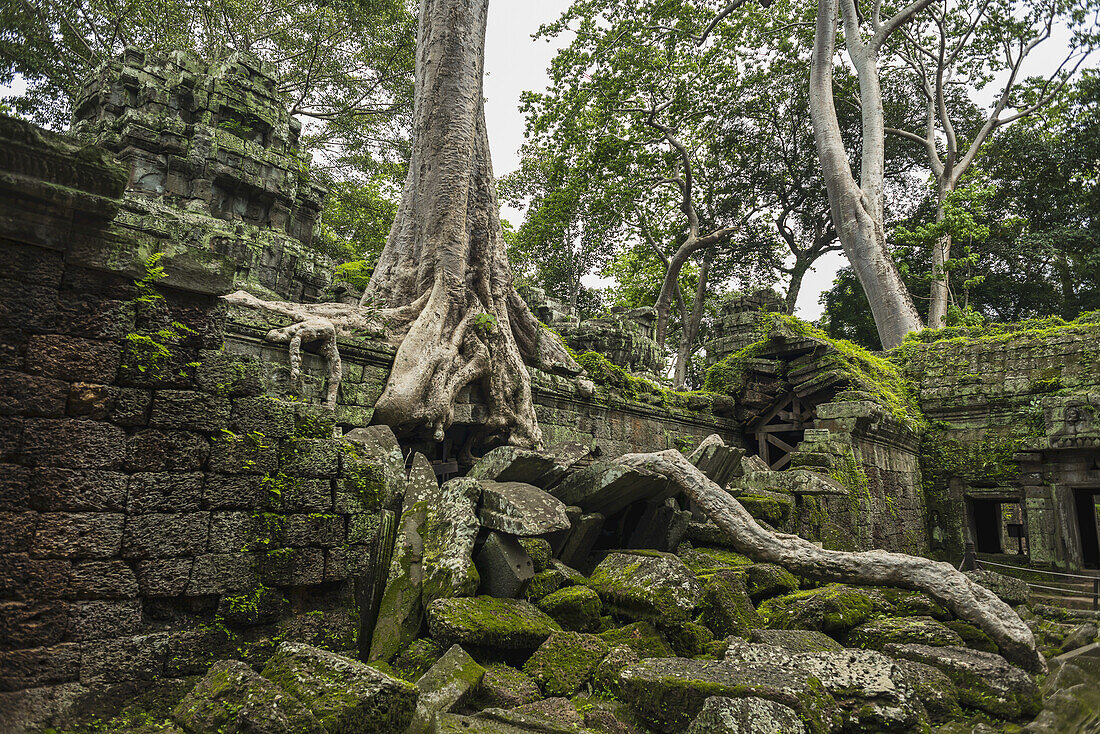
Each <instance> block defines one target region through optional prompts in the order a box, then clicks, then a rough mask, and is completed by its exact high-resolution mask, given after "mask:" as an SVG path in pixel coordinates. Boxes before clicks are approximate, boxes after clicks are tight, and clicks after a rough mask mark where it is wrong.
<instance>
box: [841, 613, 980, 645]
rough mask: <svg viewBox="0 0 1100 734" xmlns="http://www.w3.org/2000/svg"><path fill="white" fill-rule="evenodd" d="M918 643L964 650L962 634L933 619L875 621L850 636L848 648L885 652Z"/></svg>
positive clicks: (885, 618)
mask: <svg viewBox="0 0 1100 734" xmlns="http://www.w3.org/2000/svg"><path fill="white" fill-rule="evenodd" d="M891 642H897V643H901V644H905V643H907V642H916V643H919V644H921V645H931V646H933V647H946V646H948V645H952V646H955V647H963V646H964V643H963V639H962V638H961V637H959V633H958V632H955V631H954V630H952V629H950V628H948V627H945V626H944V625H942V624H940V623H939V622H937V621H936V620H934V619H932V618H931V617H882V618H881V619H872V620H871V621H870V622H866V623H864V624H861V625H860V626H858V627H856V628H855V629H853V630H851V631H850V632H849V633H848V638H847V646H848V647H862V648H866V649H868V650H882V649H884V648H885V647H886V645H887V644H889V643H891Z"/></svg>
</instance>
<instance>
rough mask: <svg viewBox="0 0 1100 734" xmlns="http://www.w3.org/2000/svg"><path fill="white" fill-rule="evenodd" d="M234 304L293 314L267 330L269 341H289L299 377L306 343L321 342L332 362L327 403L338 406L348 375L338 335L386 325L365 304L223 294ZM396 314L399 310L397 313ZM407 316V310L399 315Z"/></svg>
mask: <svg viewBox="0 0 1100 734" xmlns="http://www.w3.org/2000/svg"><path fill="white" fill-rule="evenodd" d="M222 298H223V299H224V300H225V301H228V302H229V303H231V304H233V305H234V306H243V307H245V308H252V309H256V310H258V311H270V312H272V313H277V314H281V315H283V316H289V317H290V318H292V319H295V321H294V323H292V324H290V325H289V326H284V327H282V328H279V329H272V330H271V331H269V332H267V340H268V341H271V342H276V343H278V344H286V345H287V352H288V355H289V359H290V377H291V379H292V380H297V379H298V377H299V376H300V375H301V373H302V343H303V342H305V343H308V342H320V343H321V352H322V354H323V355H324V357H325V361H326V362H327V363H328V385H327V389H326V394H325V405H327V406H328V407H330V408H334V407H336V394H337V393H338V392H339V390H340V382H341V381H342V380H343V377H344V367H343V361H342V360H341V359H340V349H339V347H337V345H336V339H337V337H341V336H342V337H345V338H347V337H352V336H357V335H362V334H363V333H364V332H366V333H372V332H373V333H381V331H382V329H383V326H382V322H381V321H380V318H384V317H386V316H387V315H390V314H386V313H385V312H382V311H378V310H375V309H372V308H368V307H365V306H349V305H348V304H346V303H314V304H306V303H288V302H286V301H264V300H261V299H259V298H256V297H255V296H254V295H252V294H251V293H247V292H245V291H236V292H234V293H230V294H229V295H227V296H222ZM395 313H396V312H395ZM397 315H398V316H401V315H403V312H402V313H400V314H397Z"/></svg>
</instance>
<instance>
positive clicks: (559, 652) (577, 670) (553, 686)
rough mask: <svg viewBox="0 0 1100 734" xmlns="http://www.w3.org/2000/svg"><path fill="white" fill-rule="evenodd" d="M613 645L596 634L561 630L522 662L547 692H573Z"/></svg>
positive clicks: (566, 694)
mask: <svg viewBox="0 0 1100 734" xmlns="http://www.w3.org/2000/svg"><path fill="white" fill-rule="evenodd" d="M610 649H611V648H610V647H609V646H608V644H607V642H605V641H604V640H602V639H600V638H599V637H597V636H595V635H585V634H581V633H578V632H558V633H555V634H553V635H551V636H550V639H548V640H547V641H546V642H545V643H544V644H543V645H542V646H541V647H539V649H538V650H536V651H535V654H534V655H532V656H531V657H530V658H529V659H528V660H527V662H526V663H525V664H524V666H523V672H524V673H526V674H527V675H529V676H531V678H532V680H534V681H535V683H537V684H538V686H539V688H541V689H542V692H543V693H545V694H546V695H547V696H572V695H573V694H574V693H576V692H577V691H578V690H579V689H580V687H581V686H582V685H583V684H584V683H585V682H586V681H587V680H588V677H589V676H590V675H592V671H594V670H595V669H596V666H597V665H599V663H600V661H601V660H602V659H603V657H604V656H605V655H607V653H608V651H609V650H610Z"/></svg>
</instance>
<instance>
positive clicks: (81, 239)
mask: <svg viewBox="0 0 1100 734" xmlns="http://www.w3.org/2000/svg"><path fill="white" fill-rule="evenodd" d="M0 138H2V140H3V142H2V143H0V258H2V259H3V261H4V262H5V263H6V264H7V266H6V267H5V269H4V273H3V278H2V279H0V296H2V297H0V323H2V324H3V340H2V342H3V347H2V349H0V414H2V420H0V619H2V622H0V626H2V629H3V634H2V635H0V639H2V641H3V642H2V645H0V730H3V731H4V732H19V731H23V730H39V729H40V728H41V727H43V726H47V725H64V724H66V723H67V722H71V721H72V720H73V719H74V718H78V717H80V716H81V715H83V714H85V713H87V712H89V711H100V710H103V708H104V707H109V706H110V701H112V700H117V699H123V698H126V697H128V696H132V695H134V694H135V693H137V692H138V691H140V690H141V689H142V688H143V687H144V686H145V685H146V684H148V682H149V681H151V680H153V679H161V678H175V677H182V676H188V675H193V674H198V673H201V672H203V671H205V669H206V668H207V666H208V665H209V664H210V663H211V662H212V661H214V660H216V659H219V658H223V657H227V656H238V657H245V658H248V659H250V660H262V659H263V656H265V655H268V654H270V652H271V650H272V649H273V644H274V643H273V640H277V639H295V640H302V641H308V642H313V643H315V644H321V645H324V646H327V647H331V648H334V649H345V650H346V649H351V648H354V647H355V646H356V643H357V638H358V636H359V628H360V624H361V615H360V611H359V610H360V605H359V604H358V602H357V584H358V585H360V586H362V585H363V584H364V583H365V579H367V578H368V577H369V574H367V569H368V568H369V567H370V566H371V564H372V558H373V556H372V554H374V553H376V552H377V547H376V545H375V541H376V540H377V539H378V537H379V530H380V528H381V527H383V526H384V525H385V523H386V518H387V515H386V513H385V512H384V511H383V505H384V504H386V503H387V502H388V501H390V502H392V501H393V499H394V498H393V497H392V496H391V495H393V494H394V493H396V492H397V491H398V490H399V489H400V488H401V487H402V486H403V485H402V482H403V481H404V476H403V475H404V467H403V457H402V455H401V452H400V450H399V449H398V447H397V446H396V443H393V444H392V446H390V447H388V448H386V447H384V446H383V447H381V448H380V447H379V445H377V442H375V443H374V444H370V443H368V444H363V443H357V442H355V441H349V440H346V439H334V438H332V435H333V432H332V418H331V414H329V413H328V412H327V411H325V410H323V409H321V408H319V407H317V406H312V405H309V404H308V403H304V402H291V401H286V400H280V399H277V398H272V397H268V396H265V395H264V394H263V393H264V391H265V386H266V385H267V384H268V379H267V375H266V374H265V371H264V367H263V365H261V364H260V363H258V362H256V361H254V360H247V359H240V358H237V357H236V356H234V355H232V354H228V353H226V352H223V351H220V347H221V346H222V341H223V326H222V318H223V309H222V307H220V306H219V305H218V304H217V301H216V299H215V297H214V294H213V292H212V291H215V292H216V291H219V290H224V289H225V288H228V287H229V286H230V285H231V283H232V281H231V278H230V276H228V275H226V274H225V273H224V272H223V277H221V279H219V278H218V275H217V271H216V270H215V271H209V270H205V272H206V273H207V277H206V278H205V280H204V281H203V282H205V284H206V286H207V289H206V291H205V292H202V291H198V290H196V288H195V286H194V284H195V282H196V281H195V279H194V277H193V276H194V274H195V273H196V272H200V271H204V265H203V262H201V261H200V262H199V263H197V264H196V265H195V267H194V268H192V269H187V268H183V267H181V268H180V269H179V270H178V271H177V272H179V273H183V275H177V276H173V275H172V274H171V272H169V274H168V277H166V278H163V279H159V282H158V283H157V284H156V285H155V286H151V287H150V288H135V286H134V278H133V277H132V276H130V275H128V274H127V273H126V272H125V271H126V270H127V269H126V268H123V269H122V270H123V272H122V273H119V272H112V271H110V270H105V269H103V267H102V263H103V262H104V261H105V259H106V257H105V253H108V252H115V253H116V256H117V252H118V251H119V248H120V247H121V246H122V245H124V244H125V240H124V238H123V233H121V232H120V231H119V230H117V229H114V228H112V227H111V225H110V220H111V218H112V217H113V216H114V214H115V212H116V211H117V209H118V207H119V197H120V195H121V194H122V186H123V184H124V183H125V181H126V174H125V170H124V169H123V168H121V167H120V166H119V165H118V164H117V163H114V162H112V161H111V160H110V159H109V158H108V157H107V156H105V155H104V153H103V151H101V150H95V149H89V148H79V147H77V146H75V145H73V144H72V143H71V142H69V141H67V140H65V139H62V138H59V137H57V136H53V135H50V134H48V133H45V132H44V131H40V130H37V129H35V128H33V127H32V126H29V125H26V124H24V123H20V122H17V121H14V120H11V119H10V118H0ZM137 250H138V248H136V247H134V248H132V249H131V251H130V255H131V258H136V262H133V263H131V265H132V267H133V268H136V269H139V270H140V269H141V268H142V267H143V263H142V261H141V259H140V256H139V255H138V253H137ZM96 253H98V256H93V255H96ZM173 262H175V263H176V264H181V265H182V263H183V257H182V256H179V255H177V256H176V258H175V259H174V260H173ZM228 272H229V273H231V272H232V270H231V269H229V271H228ZM154 293H155V294H156V295H153V294H154ZM162 349H163V351H162ZM359 593H360V595H361V594H362V593H363V590H362V589H359Z"/></svg>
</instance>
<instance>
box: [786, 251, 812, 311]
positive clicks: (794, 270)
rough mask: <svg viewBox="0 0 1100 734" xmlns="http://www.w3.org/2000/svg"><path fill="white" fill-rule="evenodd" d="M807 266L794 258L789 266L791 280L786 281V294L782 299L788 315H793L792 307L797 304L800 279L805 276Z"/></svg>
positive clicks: (800, 286) (800, 288)
mask: <svg viewBox="0 0 1100 734" xmlns="http://www.w3.org/2000/svg"><path fill="white" fill-rule="evenodd" d="M807 270H809V266H808V265H807V264H806V263H804V262H802V261H801V260H799V259H798V258H795V261H794V265H793V266H792V267H791V281H790V282H789V283H787V295H786V296H785V297H784V299H783V310H784V311H785V312H786V314H787V315H788V316H794V308H795V306H796V305H798V294H799V292H800V291H801V290H802V279H803V278H805V277H806V271H807Z"/></svg>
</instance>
